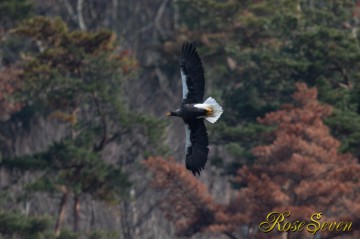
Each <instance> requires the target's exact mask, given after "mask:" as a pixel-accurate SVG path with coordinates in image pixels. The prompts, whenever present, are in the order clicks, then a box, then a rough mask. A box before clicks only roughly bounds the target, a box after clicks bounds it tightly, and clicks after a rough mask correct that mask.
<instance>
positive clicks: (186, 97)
mask: <svg viewBox="0 0 360 239" xmlns="http://www.w3.org/2000/svg"><path fill="white" fill-rule="evenodd" d="M180 73H181V81H182V86H183V103H185V104H195V103H202V102H203V98H204V87H205V77H204V68H203V66H202V63H201V59H200V57H199V54H198V53H197V51H196V49H195V47H194V46H193V45H192V44H189V43H185V44H183V46H182V52H181V58H180Z"/></svg>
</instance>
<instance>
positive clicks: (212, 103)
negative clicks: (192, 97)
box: [194, 97, 223, 123]
mask: <svg viewBox="0 0 360 239" xmlns="http://www.w3.org/2000/svg"><path fill="white" fill-rule="evenodd" d="M194 106H195V107H197V108H202V109H206V110H207V111H208V115H207V116H206V117H205V119H206V120H207V121H209V122H210V123H215V122H216V121H217V120H218V119H219V118H220V115H221V114H222V113H223V109H222V107H221V106H220V105H219V104H218V102H216V100H214V98H212V97H209V98H207V99H206V100H205V102H204V103H203V104H196V105H194Z"/></svg>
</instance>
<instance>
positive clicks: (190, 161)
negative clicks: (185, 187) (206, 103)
mask: <svg viewBox="0 0 360 239" xmlns="http://www.w3.org/2000/svg"><path fill="white" fill-rule="evenodd" d="M184 122H185V124H186V127H189V129H190V143H191V144H190V145H189V146H188V147H187V148H186V168H187V169H188V170H190V171H191V172H192V173H193V174H194V175H196V173H198V174H199V175H200V172H201V170H202V169H204V167H205V164H206V161H207V156H208V153H209V149H208V147H207V146H208V144H209V140H208V135H207V132H206V127H205V123H204V120H203V119H191V120H184Z"/></svg>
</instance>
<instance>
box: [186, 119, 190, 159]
mask: <svg viewBox="0 0 360 239" xmlns="http://www.w3.org/2000/svg"><path fill="white" fill-rule="evenodd" d="M190 146H191V141H190V128H189V125H187V124H185V154H187V151H188V150H187V149H188V148H189V147H190Z"/></svg>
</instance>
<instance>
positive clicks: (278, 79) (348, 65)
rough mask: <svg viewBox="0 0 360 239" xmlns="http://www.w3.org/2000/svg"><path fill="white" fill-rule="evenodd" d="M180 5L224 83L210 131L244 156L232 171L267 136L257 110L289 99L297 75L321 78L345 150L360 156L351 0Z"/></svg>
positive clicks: (315, 82) (206, 0) (211, 77)
mask: <svg viewBox="0 0 360 239" xmlns="http://www.w3.org/2000/svg"><path fill="white" fill-rule="evenodd" d="M179 6H180V8H181V9H182V10H183V14H184V16H183V17H182V19H184V21H183V25H184V26H185V27H184V29H185V30H182V31H185V32H189V35H191V36H192V37H193V39H192V40H195V41H198V42H201V43H203V44H204V45H203V46H202V47H200V51H201V52H204V53H207V54H204V55H205V61H206V62H207V63H210V66H208V67H207V68H208V69H209V70H208V71H207V72H208V74H207V79H208V81H210V82H212V83H211V84H212V85H214V86H215V87H217V89H222V97H221V98H222V99H223V106H224V112H226V113H225V114H224V115H223V117H222V122H224V123H223V124H219V123H220V122H219V123H218V124H217V125H216V126H215V127H214V132H212V134H214V133H215V132H218V133H216V134H217V137H215V138H212V139H214V141H213V142H214V143H218V144H223V145H225V146H226V145H227V146H226V147H227V149H228V150H229V152H230V153H231V154H233V155H234V156H236V157H237V158H238V159H239V160H238V162H234V164H233V165H235V166H234V167H233V169H232V170H230V172H235V171H236V170H237V167H238V166H239V165H242V164H243V162H247V163H252V161H253V158H252V156H251V148H252V147H254V146H256V145H260V144H263V143H265V142H264V140H265V138H264V137H261V136H260V135H262V134H263V133H264V132H265V133H266V132H267V129H265V128H264V127H261V126H258V124H257V123H256V120H257V118H259V117H263V116H264V115H265V114H266V113H268V112H271V111H275V110H277V109H279V107H280V105H281V104H283V103H287V102H291V101H292V99H291V95H292V93H293V92H294V84H295V82H299V81H301V82H306V83H307V84H308V85H310V86H316V87H317V88H318V90H319V100H320V101H322V102H324V103H327V104H330V105H332V106H333V107H334V112H335V113H334V114H333V116H331V117H330V118H329V119H328V120H327V123H328V125H329V126H330V129H331V131H332V132H333V134H334V136H335V137H337V138H338V139H340V140H341V142H342V147H341V149H342V151H344V152H351V153H353V154H354V155H355V156H358V157H359V156H360V151H359V143H358V142H360V138H359V134H360V129H359V127H357V125H359V123H358V122H359V120H360V114H359V102H360V100H359V96H358V95H359V90H358V89H359V83H360V82H359V79H360V75H359V72H360V51H359V41H358V37H359V35H358V33H357V30H356V29H357V28H356V27H357V26H356V25H353V22H352V16H351V13H352V11H353V7H354V1H314V5H311V4H309V2H308V1H302V0H299V1H291V0H283V1H273V0H271V1H222V2H221V3H218V2H217V1H213V0H203V1H191V0H187V1H180V2H179ZM217 16H221V17H217ZM224 42H225V43H224ZM350 128H351V130H349V129H350ZM260 129H261V130H260ZM264 136H265V137H266V134H265V135H264ZM235 142H236V143H235ZM239 162H241V163H239ZM225 167H226V165H225ZM230 168H232V166H231V165H230Z"/></svg>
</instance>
